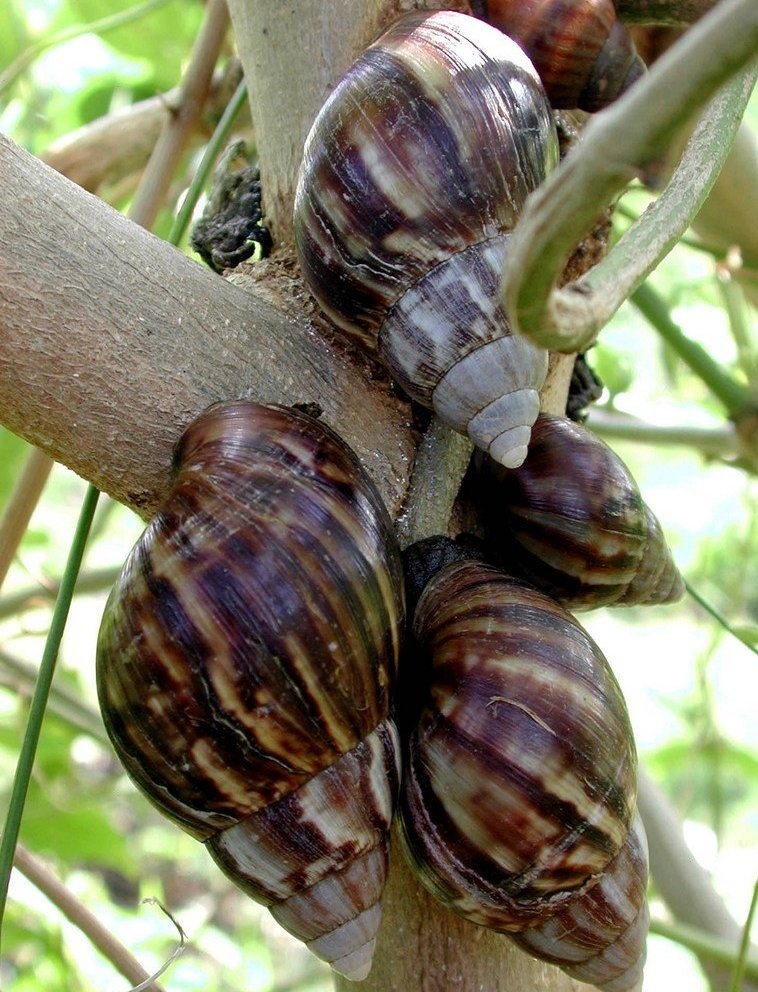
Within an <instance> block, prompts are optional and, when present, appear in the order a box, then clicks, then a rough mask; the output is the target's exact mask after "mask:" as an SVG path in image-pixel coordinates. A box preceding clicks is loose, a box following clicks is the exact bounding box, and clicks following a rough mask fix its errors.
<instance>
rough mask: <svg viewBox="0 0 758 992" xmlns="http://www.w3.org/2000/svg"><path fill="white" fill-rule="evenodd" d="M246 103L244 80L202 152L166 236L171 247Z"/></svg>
mask: <svg viewBox="0 0 758 992" xmlns="http://www.w3.org/2000/svg"><path fill="white" fill-rule="evenodd" d="M246 103H247V85H246V83H245V80H244V79H241V80H240V81H239V84H238V85H237V89H236V90H235V91H234V94H233V95H232V98H231V100H230V101H229V103H228V104H227V106H226V110H224V113H223V114H222V115H221V119H220V120H219V122H218V125H217V126H216V129H215V131H214V132H213V136H212V137H211V140H210V141H209V142H208V145H207V146H206V149H205V151H204V152H203V157H202V160H201V162H200V165H199V166H198V168H197V172H196V173H195V176H194V178H193V180H192V183H191V185H190V188H189V189H188V190H187V195H186V196H185V197H184V200H183V201H182V205H181V208H180V209H179V210H178V212H177V215H176V219H175V220H174V223H173V226H172V228H171V233H170V234H169V236H168V240H169V241H170V242H171V244H172V245H178V244H179V242H180V241H181V239H182V237H183V236H184V232H185V231H186V230H187V226H188V225H189V222H190V220H191V219H192V212H193V211H194V209H195V207H196V206H197V201H198V200H199V199H200V195H201V193H202V191H203V189H204V188H205V184H206V182H207V180H208V176H209V175H210V174H211V170H212V169H213V166H214V164H215V162H216V159H217V158H218V156H219V155H220V153H221V149H222V147H223V145H224V142H225V141H226V139H227V137H228V136H229V132H230V131H231V129H232V125H233V124H234V121H235V120H236V118H237V114H239V112H240V110H241V109H242V107H243V106H245V105H246Z"/></svg>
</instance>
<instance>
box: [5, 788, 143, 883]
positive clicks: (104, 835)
mask: <svg viewBox="0 0 758 992" xmlns="http://www.w3.org/2000/svg"><path fill="white" fill-rule="evenodd" d="M106 791H109V790H103V792H104V793H105V792H106ZM73 794H75V793H74V792H73V791H72V795H73ZM103 798H104V797H103V794H101V795H99V796H92V797H91V798H90V799H85V798H83V797H82V796H81V795H79V796H77V799H76V803H75V806H74V805H72V808H70V809H66V808H61V806H60V804H59V803H58V802H56V803H53V802H51V801H50V799H49V797H48V796H47V795H46V794H45V793H44V792H43V791H42V790H41V789H39V787H38V786H36V785H33V786H30V788H29V796H28V799H27V807H26V811H25V815H24V820H23V823H22V827H21V839H22V842H23V843H24V844H25V845H26V846H27V847H28V848H29V849H30V850H32V851H38V852H39V853H40V854H42V855H44V854H46V853H47V854H50V853H52V854H54V855H56V856H57V857H59V858H60V859H61V861H63V862H65V863H66V864H69V865H75V864H95V865H100V866H107V867H109V868H117V869H119V870H120V871H123V872H124V873H125V874H126V873H129V872H131V871H132V870H133V868H134V864H133V861H132V859H131V858H130V857H129V854H128V850H127V845H126V842H125V840H124V837H123V836H122V835H121V834H120V833H119V832H118V831H117V830H115V829H114V827H113V825H112V824H111V822H110V820H109V819H108V817H107V815H106V814H105V812H104V808H105V804H104V802H103Z"/></svg>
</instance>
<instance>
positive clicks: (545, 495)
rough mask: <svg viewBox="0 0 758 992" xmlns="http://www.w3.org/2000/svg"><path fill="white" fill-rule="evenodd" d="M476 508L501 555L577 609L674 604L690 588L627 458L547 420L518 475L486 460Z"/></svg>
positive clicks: (557, 420)
mask: <svg viewBox="0 0 758 992" xmlns="http://www.w3.org/2000/svg"><path fill="white" fill-rule="evenodd" d="M479 468H480V475H479V477H478V491H477V494H476V499H477V502H478V504H479V506H480V507H481V510H482V516H483V522H484V532H485V538H486V540H487V544H488V547H489V548H490V550H491V552H492V554H493V555H494V556H495V557H496V558H497V559H498V560H500V561H502V562H503V563H504V565H505V567H507V568H508V570H509V571H510V572H513V573H517V574H519V575H523V576H524V577H525V578H527V579H528V580H529V581H530V582H533V583H534V584H535V585H537V586H538V587H539V588H540V589H542V590H543V591H545V592H546V593H548V594H549V595H551V596H554V597H555V598H556V599H557V600H559V601H560V602H561V603H562V604H563V605H564V606H566V607H567V608H568V609H572V610H582V609H592V608H594V607H598V606H633V605H638V604H647V603H649V604H653V603H672V602H675V601H676V600H677V599H679V598H681V596H682V595H683V592H684V584H683V581H682V577H681V575H680V574H679V571H678V570H677V568H676V565H675V563H674V560H673V558H672V555H671V552H670V551H669V549H668V546H667V544H666V540H665V537H664V535H663V533H662V531H661V527H660V524H659V522H658V520H657V519H656V517H655V514H654V513H653V512H652V510H651V509H650V507H648V506H647V504H646V503H645V502H644V500H643V499H642V496H641V494H640V491H639V488H638V487H637V484H636V482H635V481H634V479H633V477H632V475H631V473H630V472H629V470H628V468H627V467H626V465H625V464H624V463H623V462H622V461H621V459H620V458H619V457H618V455H616V454H615V452H614V451H613V450H612V449H611V448H609V447H608V445H606V444H605V443H604V442H603V441H601V440H600V439H599V438H598V437H596V436H595V435H594V434H592V433H591V432H590V431H588V430H587V429H586V428H584V427H582V426H581V425H580V424H576V423H573V422H571V421H569V420H567V419H565V418H563V417H556V416H550V415H546V414H542V415H540V416H539V418H538V419H537V420H536V422H535V424H534V426H533V428H532V438H531V443H530V448H529V454H528V456H527V458H526V460H525V461H524V463H523V464H522V465H521V466H519V467H517V468H516V469H515V470H513V471H505V470H503V469H502V468H501V467H500V466H498V465H495V464H493V463H492V462H488V461H487V459H481V460H480V462H479Z"/></svg>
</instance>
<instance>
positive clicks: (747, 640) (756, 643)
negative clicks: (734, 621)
mask: <svg viewBox="0 0 758 992" xmlns="http://www.w3.org/2000/svg"><path fill="white" fill-rule="evenodd" d="M732 630H733V631H734V633H735V634H736V635H737V637H739V639H740V640H741V641H742V642H743V644H748V645H751V646H752V647H758V627H733V628H732Z"/></svg>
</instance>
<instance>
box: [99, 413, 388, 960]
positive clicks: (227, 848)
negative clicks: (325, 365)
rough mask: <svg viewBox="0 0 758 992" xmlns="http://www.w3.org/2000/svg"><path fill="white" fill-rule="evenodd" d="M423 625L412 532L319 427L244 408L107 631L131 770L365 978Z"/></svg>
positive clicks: (162, 520) (157, 534) (107, 618)
mask: <svg viewBox="0 0 758 992" xmlns="http://www.w3.org/2000/svg"><path fill="white" fill-rule="evenodd" d="M403 614H404V605H403V588H402V566H401V561H400V553H399V549H398V547H397V544H396V542H395V538H394V533H393V530H392V524H391V521H390V519H389V516H388V514H387V511H386V509H385V508H384V506H383V504H382V502H381V500H380V498H379V495H378V493H377V492H376V490H375V489H374V487H373V485H372V483H371V481H370V480H369V479H368V477H367V476H366V474H365V472H364V471H363V469H362V468H361V466H360V463H359V462H358V459H357V458H356V456H355V455H354V454H353V453H352V452H351V451H350V449H349V448H347V446H346V445H345V444H344V442H342V441H341V440H340V438H338V436H337V435H336V434H334V433H333V432H332V431H331V430H330V429H329V428H328V427H326V426H325V425H324V424H322V423H320V422H319V421H316V420H314V419H312V418H310V417H307V416H306V415H304V414H301V413H297V412H295V411H293V410H287V409H284V408H278V407H266V406H260V405H257V404H254V403H245V402H239V403H229V404H223V405H219V406H216V407H212V408H211V409H210V410H208V411H206V413H205V414H203V415H201V416H200V417H199V418H198V419H197V420H196V421H195V422H194V423H193V424H191V425H190V427H189V428H188V429H187V431H186V432H185V434H184V435H183V437H182V440H181V442H180V444H179V446H178V448H177V453H176V474H175V477H174V480H173V485H172V488H171V491H170V493H169V495H168V497H167V500H166V502H165V503H164V505H163V507H162V509H161V510H160V511H159V513H158V514H157V516H156V517H155V518H154V519H153V520H152V522H151V523H150V524H149V526H148V528H147V530H146V531H145V533H144V534H143V536H142V538H141V539H140V540H139V541H138V542H137V544H136V546H135V548H134V549H133V550H132V552H131V554H130V556H129V558H128V559H127V562H126V563H125V565H124V568H123V570H122V573H121V576H120V578H119V580H118V581H117V583H116V585H115V587H114V589H113V591H112V593H111V596H110V598H109V601H108V604H107V605H106V609H105V614H104V616H103V621H102V624H101V628H100V634H99V638H98V653H97V682H98V695H99V698H100V704H101V709H102V712H103V717H104V721H105V724H106V728H107V730H108V733H109V735H110V737H111V740H112V741H113V744H114V746H115V748H116V751H117V753H118V755H119V757H120V758H121V761H122V763H123V764H124V766H125V767H126V770H127V771H128V773H129V775H130V776H131V777H132V779H133V780H134V781H135V783H136V784H137V785H138V786H139V787H140V788H141V789H142V791H143V792H144V793H145V794H146V795H147V797H148V799H150V801H151V802H152V803H153V804H154V805H155V806H157V807H158V809H159V810H160V811H161V812H163V813H164V814H165V815H166V816H168V817H169V818H170V819H172V820H173V821H174V822H175V823H177V824H178V825H179V826H181V827H182V828H183V829H184V830H186V831H187V832H189V833H190V834H192V835H193V836H194V837H196V838H198V839H199V840H201V841H203V842H204V843H205V845H206V847H207V849H208V850H209V852H210V853H211V855H212V856H213V858H214V859H215V861H216V862H217V863H218V864H219V866H220V867H221V868H222V869H223V870H224V871H225V872H226V874H227V875H228V876H229V877H230V878H231V879H232V880H233V881H234V882H235V883H236V884H237V885H239V886H240V888H242V889H243V890H244V891H246V892H248V893H249V894H250V895H252V896H253V897H254V898H256V899H258V900H260V901H262V902H264V903H265V904H266V905H268V906H269V907H270V908H271V911H272V913H273V914H274V916H275V917H276V918H277V919H278V920H280V922H281V923H282V925H283V926H285V927H286V928H287V929H289V930H290V931H291V932H292V933H294V934H295V935H296V936H298V937H299V938H301V939H303V940H305V941H306V942H307V943H308V946H309V947H311V949H312V950H313V951H314V953H316V954H318V955H319V956H320V957H323V958H324V959H325V960H327V961H329V962H330V963H331V964H332V966H333V967H334V968H335V969H336V970H339V971H341V972H342V973H344V974H346V975H347V976H348V977H350V978H352V979H354V980H358V979H360V978H362V977H365V975H366V974H367V972H368V969H369V968H370V965H371V954H372V951H373V941H374V938H375V936H376V930H377V927H378V925H379V919H380V907H379V903H380V899H381V894H382V890H383V887H384V882H385V877H386V871H387V857H388V855H387V848H388V831H389V826H390V822H391V819H392V814H393V810H394V803H395V796H396V792H397V788H398V757H397V755H398V741H397V732H396V730H395V727H394V724H393V722H392V720H391V719H390V716H389V709H390V698H391V692H392V688H393V685H394V681H395V675H396V666H397V656H398V651H399V642H400V632H401V630H402V624H403Z"/></svg>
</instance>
